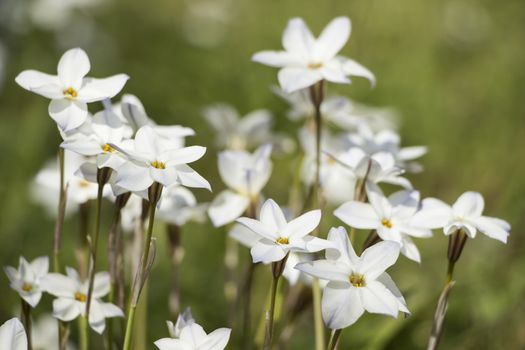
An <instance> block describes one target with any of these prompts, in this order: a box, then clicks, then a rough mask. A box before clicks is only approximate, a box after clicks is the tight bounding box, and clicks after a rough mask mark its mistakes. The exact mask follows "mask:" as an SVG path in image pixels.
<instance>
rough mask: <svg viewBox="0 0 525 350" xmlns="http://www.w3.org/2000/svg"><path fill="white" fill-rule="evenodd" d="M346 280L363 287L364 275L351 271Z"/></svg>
mask: <svg viewBox="0 0 525 350" xmlns="http://www.w3.org/2000/svg"><path fill="white" fill-rule="evenodd" d="M348 280H349V281H350V283H351V284H352V286H354V287H364V286H365V276H363V275H358V274H355V273H352V274H351V275H350V277H348Z"/></svg>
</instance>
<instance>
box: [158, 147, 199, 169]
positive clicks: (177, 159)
mask: <svg viewBox="0 0 525 350" xmlns="http://www.w3.org/2000/svg"><path fill="white" fill-rule="evenodd" d="M204 153H206V147H202V146H190V147H183V148H179V149H176V150H171V151H168V152H163V153H162V154H161V155H160V157H161V158H162V159H163V160H164V159H165V161H166V165H168V166H172V165H179V164H187V163H192V162H194V161H196V160H198V159H201V158H202V156H203V155H204Z"/></svg>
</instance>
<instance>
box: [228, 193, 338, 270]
mask: <svg viewBox="0 0 525 350" xmlns="http://www.w3.org/2000/svg"><path fill="white" fill-rule="evenodd" d="M320 220H321V211H320V210H312V211H309V212H306V213H304V214H303V215H301V216H299V217H297V218H295V219H293V220H291V221H289V222H288V221H287V220H286V218H285V216H284V213H283V211H282V210H281V208H280V207H279V206H278V205H277V203H275V202H274V201H273V200H272V199H268V200H266V202H264V204H263V205H262V207H261V213H260V219H259V220H255V219H251V218H247V217H242V218H239V219H237V222H238V223H240V224H242V225H244V226H246V227H248V228H249V229H250V230H252V231H253V232H255V233H256V234H258V235H259V236H260V239H259V242H257V244H255V245H254V246H253V247H252V249H251V254H252V259H253V262H254V263H257V262H262V263H264V264H268V263H271V262H276V261H280V260H282V259H283V258H284V257H285V256H286V254H287V253H288V252H290V251H295V252H309V253H313V252H318V251H320V250H323V249H326V248H329V247H331V246H332V245H331V244H330V243H329V242H328V241H326V240H324V239H320V238H317V237H314V236H311V235H309V233H310V232H312V231H313V230H314V229H315V228H316V227H317V225H319V222H320Z"/></svg>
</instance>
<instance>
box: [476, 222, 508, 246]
mask: <svg viewBox="0 0 525 350" xmlns="http://www.w3.org/2000/svg"><path fill="white" fill-rule="evenodd" d="M472 224H474V225H475V226H476V227H477V228H478V230H480V231H481V232H483V233H484V234H486V235H487V236H489V237H490V238H494V239H497V240H498V241H501V242H503V243H507V238H508V236H509V234H510V225H509V223H508V222H506V221H503V220H500V219H496V218H491V217H488V216H481V217H479V218H477V219H476V220H474V221H473V222H472Z"/></svg>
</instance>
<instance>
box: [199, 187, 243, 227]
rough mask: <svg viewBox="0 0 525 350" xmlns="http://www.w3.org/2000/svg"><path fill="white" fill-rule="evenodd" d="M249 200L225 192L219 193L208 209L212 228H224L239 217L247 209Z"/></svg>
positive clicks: (233, 193) (227, 191)
mask: <svg viewBox="0 0 525 350" xmlns="http://www.w3.org/2000/svg"><path fill="white" fill-rule="evenodd" d="M249 204H250V199H249V198H247V197H246V196H241V195H239V194H237V193H235V192H232V191H229V190H226V191H222V192H221V193H219V195H218V196H217V197H215V199H214V200H213V202H211V204H210V206H209V207H208V215H209V217H210V219H211V222H212V223H213V226H215V227H220V226H224V225H226V224H228V223H230V222H232V221H234V220H235V219H237V218H238V217H240V216H241V215H242V214H243V213H244V212H245V211H246V208H248V205H249Z"/></svg>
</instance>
